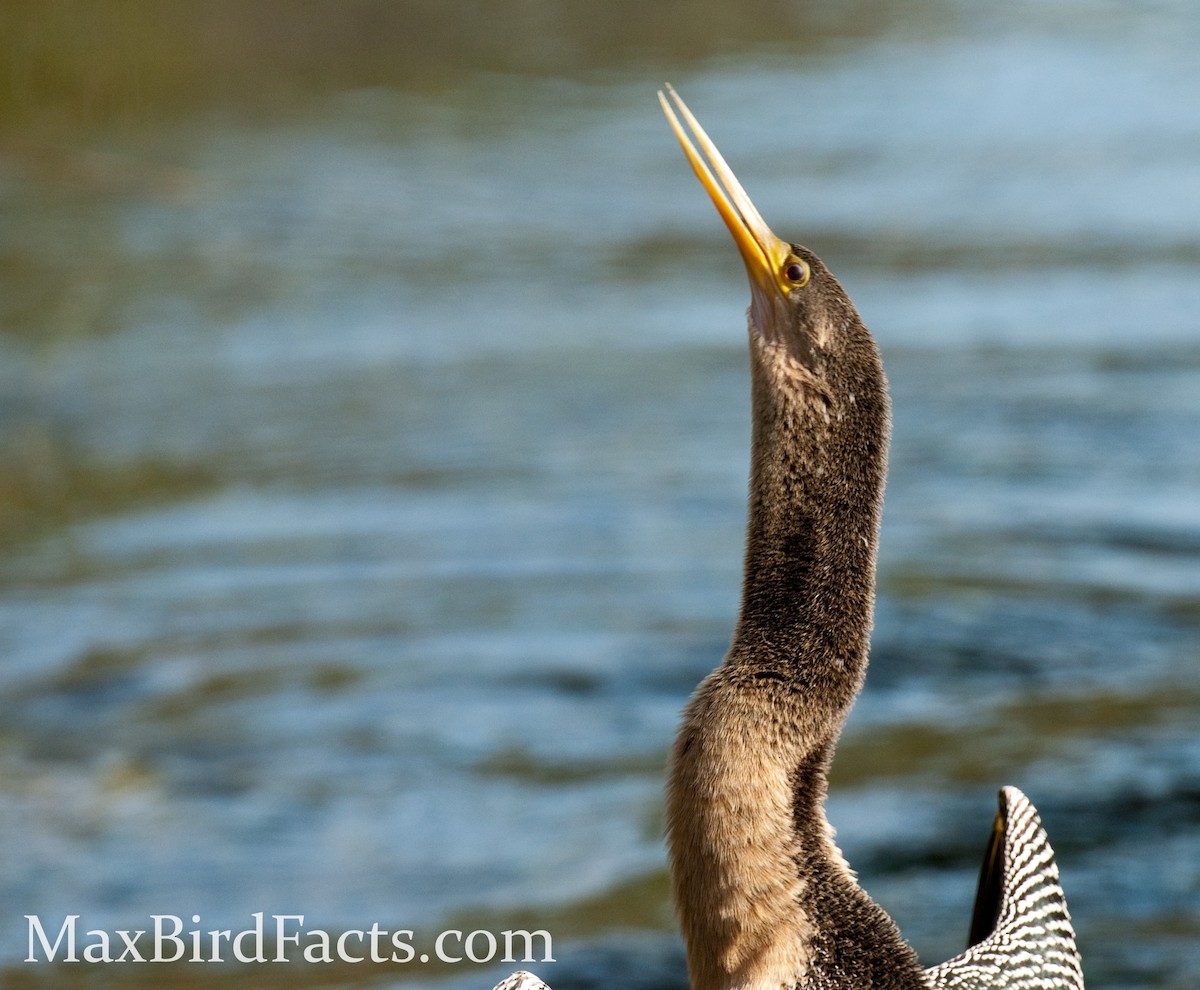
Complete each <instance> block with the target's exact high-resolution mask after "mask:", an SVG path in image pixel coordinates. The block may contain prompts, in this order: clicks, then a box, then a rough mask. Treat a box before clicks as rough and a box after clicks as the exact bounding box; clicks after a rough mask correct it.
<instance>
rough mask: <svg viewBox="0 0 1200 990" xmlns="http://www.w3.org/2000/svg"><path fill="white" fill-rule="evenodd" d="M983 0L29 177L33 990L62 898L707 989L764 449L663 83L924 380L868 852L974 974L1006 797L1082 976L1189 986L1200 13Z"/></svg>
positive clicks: (21, 572) (875, 733)
mask: <svg viewBox="0 0 1200 990" xmlns="http://www.w3.org/2000/svg"><path fill="white" fill-rule="evenodd" d="M948 10H949V12H950V15H951V16H947V17H946V18H945V20H944V21H942V22H939V25H938V26H937V27H936V28H934V27H932V26H930V24H929V23H928V22H923V25H922V26H918V27H906V26H904V25H897V26H892V27H890V28H888V29H886V30H884V31H883V32H882V33H880V34H877V35H873V36H870V37H867V38H865V39H860V40H858V41H855V42H849V41H846V42H843V43H841V44H838V45H832V46H827V47H824V48H822V49H821V50H820V51H819V52H817V53H815V54H811V55H808V56H800V55H798V54H797V53H796V51H794V50H791V49H788V48H787V47H781V48H778V49H768V50H760V49H756V50H753V51H748V52H742V53H737V54H736V56H735V55H730V56H728V57H724V58H713V59H710V60H708V61H705V62H701V63H693V64H686V65H685V64H673V65H670V66H654V65H647V66H641V67H638V68H629V67H628V66H625V67H623V68H622V69H620V70H619V71H618V70H615V69H614V70H613V71H611V72H604V73H599V72H594V73H585V74H581V75H579V76H577V77H573V78H570V79H559V80H548V79H544V78H541V79H539V78H532V77H518V76H513V77H508V76H478V77H474V76H468V77H467V79H466V81H464V82H462V83H461V84H460V85H458V86H456V87H452V88H449V89H446V90H444V91H441V92H440V93H437V94H436V95H431V94H429V93H425V94H417V93H415V92H405V91H400V90H388V89H378V90H371V91H355V92H346V93H341V94H336V95H333V96H330V97H327V98H325V99H322V100H320V101H316V102H314V103H313V104H311V105H309V106H307V107H305V109H304V111H303V113H300V114H294V115H289V116H287V117H284V118H281V119H278V120H268V121H255V122H254V123H245V122H239V121H236V120H232V119H228V118H225V117H222V116H220V115H214V116H204V115H201V116H199V117H197V118H195V119H188V120H185V121H183V122H175V123H172V124H169V125H168V124H159V125H155V126H153V127H150V126H147V128H145V129H144V130H142V131H140V132H139V133H137V134H136V135H132V136H131V135H128V134H124V135H114V136H113V137H112V138H111V139H110V140H109V143H108V145H107V147H106V149H105V150H106V153H108V154H111V155H113V156H114V161H116V162H117V163H118V165H119V163H120V162H122V161H130V162H145V161H152V162H164V161H166V162H170V180H171V181H170V182H169V183H166V184H165V185H164V184H155V183H148V184H141V183H134V184H133V185H132V187H131V186H129V185H126V184H123V183H122V184H117V185H116V186H107V185H101V186H100V187H99V188H87V189H83V190H78V189H67V190H64V189H63V188H61V187H59V186H56V185H55V184H54V180H53V179H51V178H46V177H39V176H38V175H36V174H30V173H29V172H28V171H22V170H19V169H10V170H9V171H8V172H7V173H3V174H2V175H0V197H2V202H3V208H4V213H5V216H6V218H7V221H6V224H5V225H4V227H3V228H2V229H0V251H2V252H3V254H4V256H5V257H7V258H10V259H16V262H14V263H12V264H10V265H9V266H8V267H6V268H5V269H4V271H3V272H0V289H3V292H4V294H6V295H8V296H9V297H10V298H11V299H17V300H23V299H26V298H34V299H36V301H37V305H36V306H35V305H33V304H30V305H28V306H24V307H23V306H20V305H16V304H15V303H14V304H13V305H11V306H9V307H8V308H7V309H6V310H5V312H6V314H7V316H6V323H7V326H6V332H5V333H3V334H0V396H2V402H0V433H2V434H3V439H2V440H0V451H3V452H4V456H5V459H6V461H7V462H8V463H9V465H10V466H11V467H10V470H11V474H12V477H13V479H14V480H13V481H12V482H11V483H8V484H9V485H10V488H11V492H7V493H5V498H7V499H8V502H6V503H5V504H6V505H10V503H11V504H13V505H16V504H18V503H20V504H21V505H24V504H25V501H27V502H29V503H30V505H31V506H32V508H28V507H26V508H23V509H21V512H24V513H25V515H20V514H19V513H18V512H17V510H16V509H13V508H11V506H10V507H9V508H8V509H6V511H7V512H8V513H9V514H8V516H6V517H5V518H6V519H16V520H17V523H13V524H11V525H9V526H8V528H7V529H6V530H5V531H4V533H5V535H4V541H5V552H4V554H3V556H2V557H0V656H2V657H3V661H2V662H0V706H2V710H3V712H4V715H3V723H2V728H0V832H2V834H3V835H5V836H6V837H7V842H6V846H7V847H8V848H9V850H10V855H9V856H6V857H3V859H2V860H0V904H3V905H5V914H4V915H2V916H0V959H2V960H3V962H4V964H5V965H7V966H10V967H12V970H11V973H16V972H17V971H18V970H21V964H20V963H19V958H20V956H21V954H22V953H23V950H24V948H25V944H24V922H23V919H22V917H21V916H22V915H25V914H39V915H41V916H42V917H44V918H47V919H52V918H59V919H60V918H61V917H62V916H63V915H64V914H66V913H78V914H81V915H82V916H83V918H84V920H85V921H86V922H88V923H89V924H90V925H94V926H101V927H104V926H107V927H110V928H113V927H127V926H130V925H134V926H139V925H138V923H139V922H141V924H140V926H139V927H145V919H147V918H148V916H149V915H150V914H151V913H161V912H168V913H175V914H179V915H184V916H187V915H190V914H192V913H198V914H200V915H202V917H203V918H204V921H205V923H206V924H208V923H209V922H211V923H212V927H217V925H218V924H219V925H221V926H223V927H224V926H230V925H233V926H244V925H245V924H246V923H247V919H248V918H249V915H250V913H251V912H254V911H265V912H267V913H268V914H271V913H286V912H301V913H304V914H305V915H306V916H307V918H308V919H309V922H310V924H314V925H317V924H319V925H323V926H326V927H330V928H337V927H363V926H366V925H369V924H370V923H371V922H372V921H379V922H380V923H381V924H384V925H391V926H393V927H408V928H416V929H418V930H420V931H424V932H434V933H436V932H437V931H438V930H440V929H441V928H444V927H447V926H452V927H462V928H467V927H468V926H469V927H490V928H491V929H493V930H496V931H499V930H500V929H502V928H505V927H512V926H513V923H514V922H513V919H516V920H517V921H520V923H521V924H522V925H525V926H527V927H528V926H530V925H533V926H535V927H543V928H547V929H548V930H550V931H551V932H552V933H554V934H555V937H556V944H555V948H556V956H557V958H558V959H559V962H557V963H555V964H550V965H546V966H540V967H535V968H538V969H539V972H541V975H543V976H544V977H546V978H547V979H548V980H549V981H550V982H551V984H552V985H554V986H555V987H556V990H565V988H568V987H571V986H582V985H594V982H593V981H599V982H607V983H612V982H626V983H631V984H633V985H645V986H679V985H681V983H682V980H683V976H682V961H681V956H680V953H679V948H678V944H677V940H676V936H675V935H674V926H673V923H672V920H671V913H670V906H669V903H668V897H667V887H666V881H665V866H664V855H663V848H662V842H661V810H660V805H661V786H662V767H663V762H664V759H665V753H666V749H667V746H668V745H669V741H670V738H671V735H672V732H673V729H674V724H675V720H676V717H677V713H678V710H679V708H680V706H681V705H682V703H683V701H684V699H685V698H686V696H687V693H688V692H689V691H690V690H691V688H692V686H694V684H695V683H696V682H697V681H698V680H699V679H700V677H702V676H703V674H704V673H705V672H707V670H708V669H709V668H710V667H711V666H713V665H714V664H715V663H716V662H718V661H719V659H720V657H721V655H722V653H723V651H724V647H725V645H726V643H727V641H728V637H729V633H730V630H731V627H732V623H733V620H734V617H735V614H736V607H737V596H738V585H739V580H740V554H741V540H742V525H743V519H744V498H745V476H746V466H747V440H748V432H749V426H748V401H747V376H746V369H745V355H744V350H745V339H744V315H743V312H744V307H745V305H746V300H747V291H746V286H745V283H744V277H743V275H742V273H741V265H740V262H739V261H738V259H737V256H736V252H735V251H734V250H733V249H732V247H731V245H730V244H729V243H728V237H727V235H726V234H725V233H724V231H723V229H722V228H721V225H720V222H719V221H718V220H717V218H716V216H715V214H714V213H713V211H712V209H711V207H710V206H709V205H708V203H707V202H706V200H705V198H704V195H703V193H702V191H701V190H700V189H699V188H698V187H697V186H696V184H695V182H694V180H693V179H692V178H691V176H690V173H689V172H688V169H687V167H686V164H685V163H684V161H683V159H682V156H681V155H680V153H679V149H678V147H677V146H676V145H675V142H674V139H673V138H672V137H671V135H670V133H669V131H668V130H667V128H666V125H665V123H664V122H663V120H662V118H661V114H660V112H659V110H658V107H657V103H656V101H655V100H654V90H655V88H656V87H657V86H658V85H659V84H660V83H661V81H662V77H663V76H664V75H666V74H667V70H668V69H669V70H670V79H671V82H673V83H674V84H675V85H676V87H677V88H678V89H679V90H680V91H681V93H682V94H683V95H684V96H685V98H687V100H688V101H689V103H690V104H691V105H692V107H693V108H694V109H695V110H696V112H697V113H698V115H699V116H700V117H701V119H702V120H703V122H704V123H705V126H706V127H707V128H708V130H709V132H710V133H711V134H712V135H713V137H714V138H715V139H716V140H717V141H718V143H719V144H720V145H721V146H722V148H723V150H724V151H725V152H726V155H727V157H728V158H729V160H730V162H731V164H732V165H733V167H734V168H735V170H737V172H738V173H739V175H740V177H741V178H742V180H743V182H744V183H745V185H746V187H747V189H748V190H749V192H750V194H751V195H752V196H753V197H754V198H755V200H756V202H757V203H758V205H759V207H760V209H761V210H762V212H763V213H764V215H765V216H766V217H767V219H768V221H769V222H770V223H771V224H772V226H773V227H774V228H775V229H776V230H777V231H778V232H779V233H780V234H781V235H785V236H788V237H790V238H794V239H797V240H799V241H801V242H804V243H807V244H808V245H810V246H811V247H813V248H814V249H815V250H816V251H817V252H818V253H819V254H821V256H822V257H823V258H824V259H825V260H826V261H827V262H828V263H829V264H830V266H831V267H833V268H834V270H835V271H836V272H837V273H838V274H839V276H840V277H841V279H842V281H843V282H844V284H845V285H846V287H847V289H848V290H849V292H850V294H851V295H852V297H853V298H854V299H855V301H856V302H857V303H858V305H859V308H860V310H861V311H862V313H863V315H864V317H865V319H866V321H867V323H868V325H870V326H871V327H872V328H873V330H874V331H875V333H876V336H877V338H878V339H879V341H880V344H881V347H882V349H883V352H884V357H885V362H886V365H887V368H888V373H889V376H890V379H891V383H892V392H893V399H894V405H895V436H894V442H893V447H892V460H891V475H890V481H889V488H888V498H887V506H886V513H885V523H884V532H883V550H882V556H881V561H880V601H879V610H878V616H877V628H876V635H875V646H874V651H873V662H872V669H871V673H870V676H869V680H868V685H867V688H866V691H865V693H864V695H863V697H862V699H861V700H860V703H859V705H858V707H857V708H856V710H855V714H854V716H853V718H852V721H851V724H850V727H849V729H848V731H847V735H846V737H845V740H844V744H843V748H842V752H841V758H840V760H839V762H838V765H837V776H836V780H835V786H834V790H833V794H832V797H831V804H830V812H831V817H832V818H833V820H834V822H835V824H836V825H837V827H838V830H839V836H840V839H841V841H842V844H843V848H844V849H845V851H846V853H847V855H848V857H849V859H850V860H851V862H852V863H853V864H854V865H855V866H856V867H858V869H859V871H860V876H861V879H862V880H863V882H864V884H865V885H866V886H867V887H868V889H869V890H871V892H872V893H873V894H875V895H876V896H877V897H878V898H880V899H881V900H882V901H883V902H884V904H885V905H886V906H887V907H888V908H889V910H891V911H892V912H893V913H894V915H895V916H896V917H897V919H898V921H899V922H900V924H901V927H902V928H903V929H904V931H905V932H906V934H907V935H908V936H909V937H910V938H911V939H912V941H913V943H914V945H915V946H916V947H917V948H918V950H919V951H920V952H921V953H922V955H923V957H925V958H926V959H927V960H928V961H929V962H931V963H932V962H935V961H939V960H940V959H941V958H944V957H946V956H948V955H950V954H952V953H954V952H956V951H957V950H958V949H959V948H961V943H962V939H963V938H964V937H965V932H966V926H967V923H966V918H967V915H968V912H969V906H970V900H971V897H972V895H973V886H974V878H975V871H976V868H977V863H978V857H979V855H980V853H981V851H982V846H983V842H984V839H985V837H986V833H987V829H988V827H989V823H990V820H991V815H992V812H993V807H994V803H993V802H994V792H995V789H996V788H997V787H998V786H999V785H1000V784H1003V783H1015V784H1017V785H1019V786H1021V787H1022V788H1024V789H1025V790H1026V791H1027V792H1028V793H1029V794H1030V796H1031V797H1032V798H1033V800H1034V801H1035V803H1036V804H1038V806H1039V808H1040V809H1041V810H1042V812H1043V816H1044V819H1045V821H1046V824H1047V827H1048V830H1049V833H1050V837H1051V840H1052V842H1054V844H1055V846H1056V849H1057V850H1058V853H1059V860H1060V865H1061V867H1062V871H1063V875H1064V882H1065V886H1066V889H1067V893H1068V897H1069V900H1070V904H1071V906H1072V910H1073V912H1074V916H1075V921H1076V926H1077V929H1078V932H1079V940H1080V945H1081V948H1082V950H1083V952H1084V956H1085V971H1086V973H1087V977H1088V982H1089V985H1090V986H1091V987H1093V988H1094V990H1096V988H1105V987H1107V988H1117V987H1160V988H1182V987H1185V986H1186V987H1191V986H1192V985H1194V982H1195V976H1196V974H1197V972H1200V733H1198V732H1197V726H1198V725H1200V663H1198V662H1197V661H1198V659H1200V315H1198V314H1200V278H1198V277H1197V273H1198V268H1197V265H1198V262H1200V244H1198V241H1197V234H1196V232H1197V230H1198V229H1200V167H1198V163H1200V104H1198V103H1197V102H1196V101H1195V99H1193V98H1192V94H1194V93H1196V92H1198V91H1200V62H1198V61H1197V60H1196V58H1195V51H1196V50H1197V49H1198V44H1197V43H1198V42H1200V19H1198V18H1196V17H1195V15H1194V14H1192V13H1191V10H1190V7H1188V6H1187V5H1185V4H1182V3H1174V4H1172V3H1159V4H1153V5H1144V6H1142V7H1138V8H1136V9H1126V8H1125V7H1120V6H1118V5H1115V4H1095V5H1086V4H1069V3H1057V4H1045V5H1032V4H1018V5H1008V6H1006V7H1005V8H1004V10H1003V12H1000V11H998V12H996V13H989V12H987V11H984V10H980V9H976V5H974V4H970V3H966V2H963V3H960V4H956V5H950V6H949V8H948ZM29 272H35V273H37V277H38V278H40V279H42V280H43V281H44V284H42V283H39V284H38V286H35V287H33V288H31V287H30V284H29V279H30V277H31V276H30V275H29V274H28V273H29ZM12 492H15V494H12ZM22 500H24V501H22ZM512 968H514V967H512V966H508V967H504V966H498V967H497V966H492V967H483V968H479V967H471V966H466V965H463V966H459V967H454V968H452V969H442V970H439V971H437V972H436V973H431V972H425V973H423V972H422V971H421V970H419V969H415V968H411V967H410V968H409V969H407V970H405V971H404V972H402V973H399V974H396V973H390V972H389V973H385V974H382V975H381V974H379V973H378V972H375V973H374V974H373V975H366V974H364V975H362V976H358V975H356V974H355V973H351V974H349V975H347V974H346V973H345V972H342V973H339V974H337V975H336V977H335V976H329V977H328V978H326V977H324V976H322V975H321V974H320V973H318V972H315V971H309V970H305V972H304V974H303V979H304V980H307V981H308V982H307V983H306V984H304V985H311V986H325V985H330V986H332V985H334V984H333V981H334V980H335V979H337V980H341V981H342V983H341V984H339V985H367V982H371V981H374V982H371V985H377V984H378V981H379V980H380V979H384V980H386V981H395V982H396V983H397V984H398V985H399V984H404V985H417V984H425V983H429V984H430V985H433V984H438V985H446V986H450V985H453V986H455V987H457V986H460V985H461V986H463V987H466V986H478V987H482V986H490V985H491V983H492V982H494V981H495V979H496V978H498V976H500V975H504V973H505V972H506V971H507V970H509V969H512ZM631 971H632V972H631ZM21 972H22V973H23V974H24V975H28V974H29V973H30V972H31V970H30V969H29V967H25V968H24V969H23V970H21ZM36 974H37V975H38V976H40V978H41V979H43V980H44V981H47V982H44V983H41V984H38V985H39V986H41V985H46V986H51V985H58V984H57V983H56V982H55V981H61V985H64V986H66V985H72V986H73V985H76V984H75V983H74V982H71V981H74V980H77V979H81V978H82V976H79V975H76V974H75V972H74V971H69V970H65V969H62V968H59V969H51V968H43V969H39V970H37V971H36ZM135 975H137V974H134V973H132V971H129V970H119V969H109V970H107V971H106V972H105V974H104V978H105V979H107V980H109V981H111V982H110V983H106V984H105V985H106V986H108V985H111V986H124V985H126V984H125V983H124V982H123V981H125V980H127V979H128V980H132V979H133V978H134V976H135ZM263 978H264V977H263V974H262V973H261V972H257V971H255V969H254V968H253V967H251V968H250V969H249V970H234V971H233V972H231V973H230V974H229V976H228V979H229V980H230V981H231V982H232V985H235V986H236V985H246V986H256V985H260V984H259V983H258V981H259V980H261V979H263ZM326 979H328V981H329V982H328V983H326V982H323V981H324V980H326ZM355 980H361V981H362V982H361V984H360V983H355V982H353V981H355ZM347 981H349V982H347ZM447 981H448V982H447ZM129 985H132V984H129ZM389 985H390V983H389Z"/></svg>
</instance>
